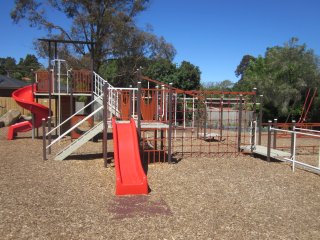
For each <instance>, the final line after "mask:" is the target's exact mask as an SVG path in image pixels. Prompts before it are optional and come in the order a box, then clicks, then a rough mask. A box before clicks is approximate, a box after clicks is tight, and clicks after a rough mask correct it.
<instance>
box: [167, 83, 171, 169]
mask: <svg viewBox="0 0 320 240" xmlns="http://www.w3.org/2000/svg"><path fill="white" fill-rule="evenodd" d="M168 131H169V132H168V163H169V164H170V163H172V161H171V160H172V156H171V153H172V149H171V148H172V144H171V143H172V142H171V136H172V83H170V84H169V130H168Z"/></svg>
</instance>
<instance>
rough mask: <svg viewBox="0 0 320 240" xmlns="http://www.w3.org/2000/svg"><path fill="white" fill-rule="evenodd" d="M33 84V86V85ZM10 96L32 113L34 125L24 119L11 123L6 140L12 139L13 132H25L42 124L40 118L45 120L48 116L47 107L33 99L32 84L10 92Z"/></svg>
mask: <svg viewBox="0 0 320 240" xmlns="http://www.w3.org/2000/svg"><path fill="white" fill-rule="evenodd" d="M33 86H34V88H35V85H33ZM12 97H13V99H14V100H15V101H16V102H17V103H18V104H19V105H20V106H21V107H23V108H25V109H28V110H29V111H30V112H31V113H33V114H34V126H32V122H31V121H24V122H19V123H16V124H13V125H11V126H10V127H9V130H8V136H7V139H8V140H12V139H13V137H14V135H15V133H18V132H27V131H30V130H32V128H38V127H40V126H41V124H42V118H45V119H46V120H47V118H48V116H49V109H48V108H47V107H45V106H43V105H41V104H39V103H36V102H35V101H34V96H33V92H32V85H29V86H26V87H23V88H20V89H18V90H16V91H14V92H13V93H12Z"/></svg>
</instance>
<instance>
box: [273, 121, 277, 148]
mask: <svg viewBox="0 0 320 240" xmlns="http://www.w3.org/2000/svg"><path fill="white" fill-rule="evenodd" d="M274 128H278V119H276V118H275V119H274ZM273 148H274V149H276V148H277V131H276V130H274V131H273Z"/></svg>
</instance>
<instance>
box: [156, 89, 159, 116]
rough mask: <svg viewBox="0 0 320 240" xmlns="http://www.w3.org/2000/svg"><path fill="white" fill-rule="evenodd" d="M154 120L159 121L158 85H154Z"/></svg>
mask: <svg viewBox="0 0 320 240" xmlns="http://www.w3.org/2000/svg"><path fill="white" fill-rule="evenodd" d="M155 95H156V96H155V98H156V121H159V86H158V85H157V86H156V94H155Z"/></svg>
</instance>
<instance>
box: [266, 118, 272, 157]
mask: <svg viewBox="0 0 320 240" xmlns="http://www.w3.org/2000/svg"><path fill="white" fill-rule="evenodd" d="M271 125H272V121H271V120H269V121H268V146H267V161H268V162H270V155H271Z"/></svg>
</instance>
